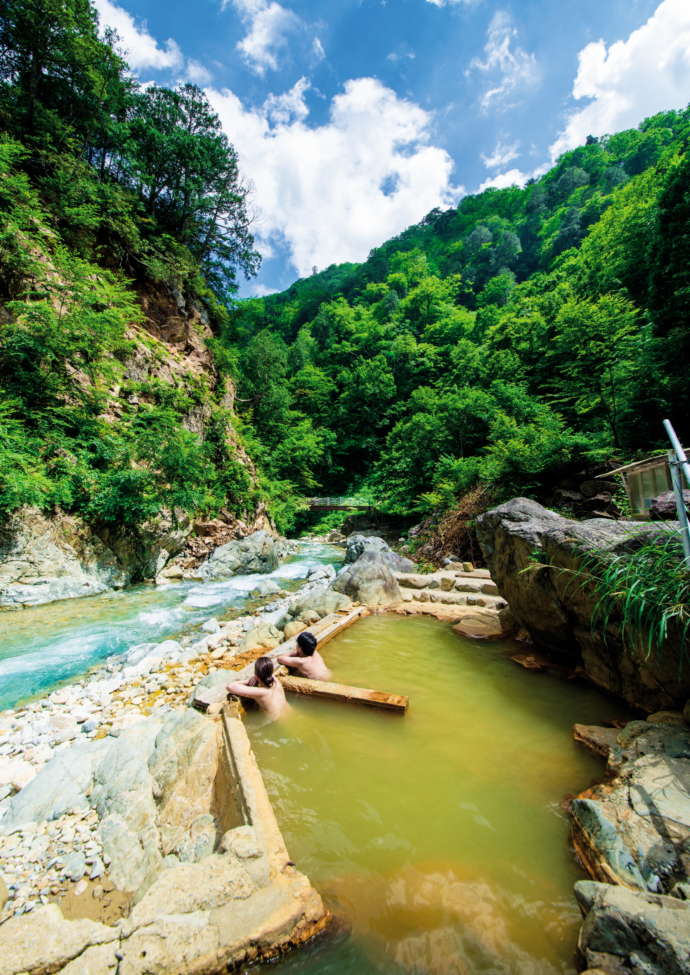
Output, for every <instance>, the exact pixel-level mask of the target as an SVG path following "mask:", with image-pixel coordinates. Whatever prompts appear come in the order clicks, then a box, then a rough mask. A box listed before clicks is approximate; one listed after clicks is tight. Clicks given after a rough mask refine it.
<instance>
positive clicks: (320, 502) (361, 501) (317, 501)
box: [307, 495, 371, 509]
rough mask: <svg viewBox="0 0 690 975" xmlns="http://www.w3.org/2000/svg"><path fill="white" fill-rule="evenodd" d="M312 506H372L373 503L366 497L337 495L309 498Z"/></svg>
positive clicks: (365, 507)
mask: <svg viewBox="0 0 690 975" xmlns="http://www.w3.org/2000/svg"><path fill="white" fill-rule="evenodd" d="M307 501H308V502H309V507H310V508H364V509H367V508H370V507H371V503H370V502H369V501H367V499H366V498H357V497H336V496H333V495H331V496H329V497H324V498H307Z"/></svg>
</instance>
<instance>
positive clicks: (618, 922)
mask: <svg viewBox="0 0 690 975" xmlns="http://www.w3.org/2000/svg"><path fill="white" fill-rule="evenodd" d="M575 896H576V898H577V901H578V904H579V906H580V910H581V911H582V913H583V915H584V918H585V920H584V923H583V925H582V929H581V931H580V938H579V942H578V947H579V950H580V954H581V955H582V957H583V959H584V961H585V966H586V967H587V968H592V969H597V970H602V971H604V972H615V973H617V975H627V973H630V975H642V973H644V975H687V973H688V972H690V902H688V901H684V900H679V899H678V898H676V897H664V896H657V895H654V894H645V893H639V892H637V891H632V890H628V889H626V888H625V887H619V886H614V885H611V884H599V883H594V882H593V881H591V880H581V881H579V882H578V883H577V884H575Z"/></svg>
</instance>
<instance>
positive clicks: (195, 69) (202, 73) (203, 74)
mask: <svg viewBox="0 0 690 975" xmlns="http://www.w3.org/2000/svg"><path fill="white" fill-rule="evenodd" d="M211 77H212V76H211V72H210V71H209V70H208V68H205V67H204V65H203V64H201V62H200V61H194V60H192V59H191V58H190V59H189V61H187V71H186V78H187V81H191V82H192V84H193V85H200V86H202V87H203V86H204V85H210V84H211Z"/></svg>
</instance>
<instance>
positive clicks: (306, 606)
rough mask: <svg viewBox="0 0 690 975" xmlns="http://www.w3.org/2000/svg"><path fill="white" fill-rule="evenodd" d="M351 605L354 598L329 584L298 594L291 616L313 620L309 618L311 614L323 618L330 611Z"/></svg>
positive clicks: (347, 607)
mask: <svg viewBox="0 0 690 975" xmlns="http://www.w3.org/2000/svg"><path fill="white" fill-rule="evenodd" d="M351 606H352V600H351V599H349V598H348V597H347V596H345V595H343V594H342V593H341V592H336V591H334V590H333V589H329V588H328V587H327V586H320V587H319V588H318V589H312V590H311V592H307V593H305V594H304V595H302V596H298V597H297V599H296V600H295V602H294V603H293V604H292V606H291V607H290V616H291V617H292V619H295V620H303V621H304V622H305V623H306V622H312V620H311V619H307V617H308V616H309V614H316V615H317V616H318V617H319V618H320V619H321V618H323V617H324V616H328V615H329V613H337V612H339V611H340V610H342V609H350V607H351Z"/></svg>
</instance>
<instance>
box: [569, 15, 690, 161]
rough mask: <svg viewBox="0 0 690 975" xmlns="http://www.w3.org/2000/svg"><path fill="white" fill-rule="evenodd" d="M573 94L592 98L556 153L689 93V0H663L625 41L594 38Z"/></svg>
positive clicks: (675, 104)
mask: <svg viewBox="0 0 690 975" xmlns="http://www.w3.org/2000/svg"><path fill="white" fill-rule="evenodd" d="M573 97H574V98H576V99H584V98H587V99H591V101H590V102H589V104H587V105H585V106H584V107H583V108H580V109H579V110H577V111H575V112H574V113H573V114H571V116H570V117H569V119H568V121H567V123H566V125H565V128H564V129H563V131H562V132H561V133H560V134H559V136H558V138H557V139H556V141H555V142H554V143H553V145H552V146H551V156H552V159H557V158H558V156H560V155H561V154H562V153H563V152H566V151H567V150H568V149H572V148H573V147H574V146H577V145H580V144H581V143H582V142H584V141H585V139H586V138H587V136H588V135H604V134H605V133H608V132H616V131H619V130H620V129H627V128H631V127H632V126H635V125H637V124H638V123H639V122H641V121H642V119H644V118H646V117H647V116H649V115H653V114H654V113H655V112H660V111H663V110H664V109H672V108H684V107H685V106H686V105H687V103H688V99H689V98H690V3H688V0H663V3H660V4H659V6H658V7H657V9H656V10H655V11H654V13H653V14H652V16H651V17H650V18H649V20H648V21H647V22H646V23H645V24H643V25H642V27H640V28H638V29H637V30H635V31H633V32H632V34H630V36H629V37H628V39H627V40H624V41H616V43H615V44H611V46H610V47H607V46H606V44H605V43H604V41H595V42H593V43H591V44H588V45H587V46H586V47H584V48H583V49H582V50H581V51H580V54H579V58H578V71H577V76H576V78H575V82H574V84H573Z"/></svg>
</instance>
